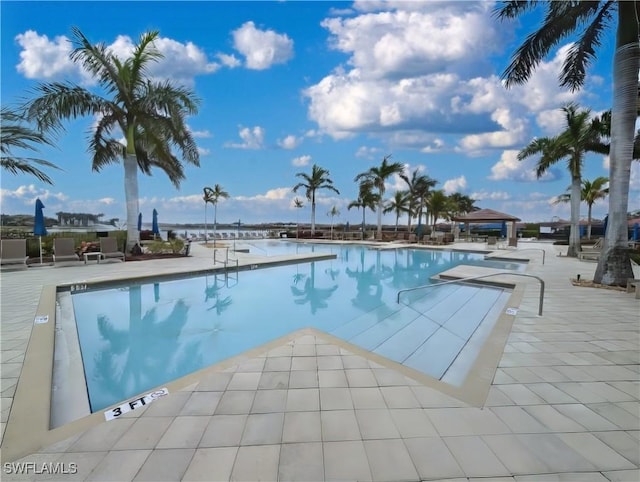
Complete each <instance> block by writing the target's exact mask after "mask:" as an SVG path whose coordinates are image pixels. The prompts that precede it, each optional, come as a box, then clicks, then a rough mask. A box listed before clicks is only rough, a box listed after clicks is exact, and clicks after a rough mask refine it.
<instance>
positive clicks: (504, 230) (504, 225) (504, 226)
mask: <svg viewBox="0 0 640 482" xmlns="http://www.w3.org/2000/svg"><path fill="white" fill-rule="evenodd" d="M500 237H501V238H506V237H507V222H506V221H502V226H501V227H500Z"/></svg>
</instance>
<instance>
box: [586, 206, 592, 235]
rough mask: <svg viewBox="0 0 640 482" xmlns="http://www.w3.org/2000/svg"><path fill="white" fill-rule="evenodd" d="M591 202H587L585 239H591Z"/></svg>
mask: <svg viewBox="0 0 640 482" xmlns="http://www.w3.org/2000/svg"><path fill="white" fill-rule="evenodd" d="M592 207H593V204H589V207H588V208H587V239H589V240H590V239H591V208H592Z"/></svg>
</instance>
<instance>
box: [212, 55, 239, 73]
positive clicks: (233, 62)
mask: <svg viewBox="0 0 640 482" xmlns="http://www.w3.org/2000/svg"><path fill="white" fill-rule="evenodd" d="M216 57H218V60H220V63H222V65H224V66H225V67H228V68H230V69H235V68H236V67H240V66H241V65H242V62H241V61H240V60H239V59H237V58H236V56H235V55H233V54H232V55H227V54H223V53H218V54H216Z"/></svg>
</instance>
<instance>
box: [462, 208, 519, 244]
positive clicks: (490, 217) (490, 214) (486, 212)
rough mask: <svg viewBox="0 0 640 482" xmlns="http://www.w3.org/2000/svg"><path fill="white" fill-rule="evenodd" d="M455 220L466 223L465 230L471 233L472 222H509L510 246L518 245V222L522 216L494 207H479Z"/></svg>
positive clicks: (508, 236)
mask: <svg viewBox="0 0 640 482" xmlns="http://www.w3.org/2000/svg"><path fill="white" fill-rule="evenodd" d="M453 220H454V221H456V222H462V223H464V230H465V232H466V233H469V225H470V224H478V223H499V222H505V223H508V224H507V239H508V240H509V245H510V246H516V245H517V237H516V223H517V222H518V221H520V218H517V217H515V216H511V215H510V214H505V213H501V212H499V211H494V210H493V209H479V210H477V211H472V212H470V213H467V214H464V215H462V216H456V217H454V218H453Z"/></svg>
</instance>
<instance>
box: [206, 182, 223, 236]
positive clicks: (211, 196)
mask: <svg viewBox="0 0 640 482" xmlns="http://www.w3.org/2000/svg"><path fill="white" fill-rule="evenodd" d="M203 199H204V242H205V243H206V242H207V203H211V204H213V246H214V247H215V245H216V231H217V229H218V201H220V199H229V193H228V192H227V191H225V190H224V188H223V187H222V186H221V185H220V184H215V185H214V186H213V189H211V188H210V187H205V188H204V196H203Z"/></svg>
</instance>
